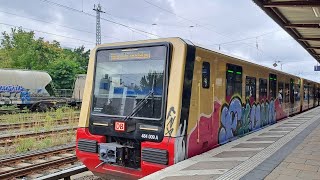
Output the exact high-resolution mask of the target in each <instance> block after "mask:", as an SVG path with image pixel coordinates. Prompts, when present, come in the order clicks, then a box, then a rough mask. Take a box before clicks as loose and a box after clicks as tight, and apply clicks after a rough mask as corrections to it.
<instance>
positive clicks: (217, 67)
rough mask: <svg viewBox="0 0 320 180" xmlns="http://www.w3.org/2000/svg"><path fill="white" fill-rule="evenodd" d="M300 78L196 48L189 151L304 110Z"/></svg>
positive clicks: (204, 148)
mask: <svg viewBox="0 0 320 180" xmlns="http://www.w3.org/2000/svg"><path fill="white" fill-rule="evenodd" d="M228 73H229V74H228ZM230 74H231V75H230ZM208 77H209V78H208ZM232 78H234V79H232ZM233 80H235V81H237V82H232V81H233ZM228 81H230V82H228ZM298 81H299V78H297V77H295V76H291V75H287V74H283V73H279V72H277V71H272V70H271V71H270V69H268V68H264V67H261V66H257V65H254V64H252V63H247V62H244V61H239V60H237V59H235V58H231V57H228V56H224V55H221V54H218V53H214V52H212V51H208V50H205V49H201V48H197V50H196V60H195V65H194V74H193V81H192V95H191V105H190V106H191V108H190V112H189V122H188V131H187V139H188V141H187V155H188V157H192V156H195V155H197V154H200V153H203V152H206V151H208V150H210V149H212V148H214V147H216V146H219V145H221V144H224V143H226V142H228V141H231V140H233V139H235V138H238V137H239V136H242V135H245V134H247V133H249V132H251V131H256V130H258V129H260V128H262V127H264V126H266V125H269V124H273V123H276V121H278V120H280V119H283V118H285V117H288V116H289V115H292V114H295V113H298V112H300V100H299V98H298V97H296V98H295V97H294V93H295V92H294V83H297V84H298V83H299V82H298ZM237 89H241V91H237ZM272 91H273V92H272Z"/></svg>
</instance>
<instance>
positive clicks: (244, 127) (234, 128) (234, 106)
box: [219, 97, 276, 144]
mask: <svg viewBox="0 0 320 180" xmlns="http://www.w3.org/2000/svg"><path fill="white" fill-rule="evenodd" d="M220 121H221V127H220V130H219V144H223V143H226V142H228V141H230V140H232V139H233V138H235V137H237V136H241V135H244V134H246V133H248V132H250V131H254V130H256V129H259V128H261V127H263V126H266V125H268V124H273V123H275V122H276V109H275V103H274V100H273V99H271V100H270V102H268V101H265V102H261V103H253V104H252V105H250V102H249V101H247V102H246V103H245V104H244V105H242V103H241V100H240V98H239V97H233V99H231V101H230V103H229V105H228V104H224V105H223V106H222V109H221V114H220Z"/></svg>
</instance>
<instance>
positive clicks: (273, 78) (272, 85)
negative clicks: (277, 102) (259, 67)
mask: <svg viewBox="0 0 320 180" xmlns="http://www.w3.org/2000/svg"><path fill="white" fill-rule="evenodd" d="M276 89H277V75H275V74H270V75H269V96H270V98H273V99H276V96H277V92H276Z"/></svg>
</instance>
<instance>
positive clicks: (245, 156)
mask: <svg viewBox="0 0 320 180" xmlns="http://www.w3.org/2000/svg"><path fill="white" fill-rule="evenodd" d="M142 179H143V180H154V179H162V180H185V179H196V180H207V179H219V180H230V179H232V180H235V179H241V180H251V179H252V180H257V179H269V180H271V179H272V180H274V179H288V180H289V179H290V180H294V179H304V180H306V179H320V107H317V108H314V109H311V110H309V111H306V112H304V113H301V114H299V115H296V116H294V117H290V118H287V119H284V120H282V121H279V122H278V123H276V124H273V125H271V126H268V127H266V128H264V129H261V130H260V131H257V132H254V133H251V134H249V135H247V136H244V137H242V138H239V139H237V140H235V141H232V142H230V143H227V144H225V145H222V146H219V147H217V148H215V149H213V150H210V151H208V152H206V153H203V154H201V155H198V156H195V157H192V158H190V159H187V160H184V161H182V162H179V163H177V164H175V165H173V166H170V167H168V168H165V169H163V170H161V171H158V172H156V173H153V174H151V175H149V176H146V177H144V178H142Z"/></svg>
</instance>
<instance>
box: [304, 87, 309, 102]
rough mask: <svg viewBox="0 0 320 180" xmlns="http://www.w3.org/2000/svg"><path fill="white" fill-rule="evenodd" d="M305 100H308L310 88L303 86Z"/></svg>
mask: <svg viewBox="0 0 320 180" xmlns="http://www.w3.org/2000/svg"><path fill="white" fill-rule="evenodd" d="M303 99H304V100H308V86H307V85H306V84H304V86H303Z"/></svg>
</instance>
